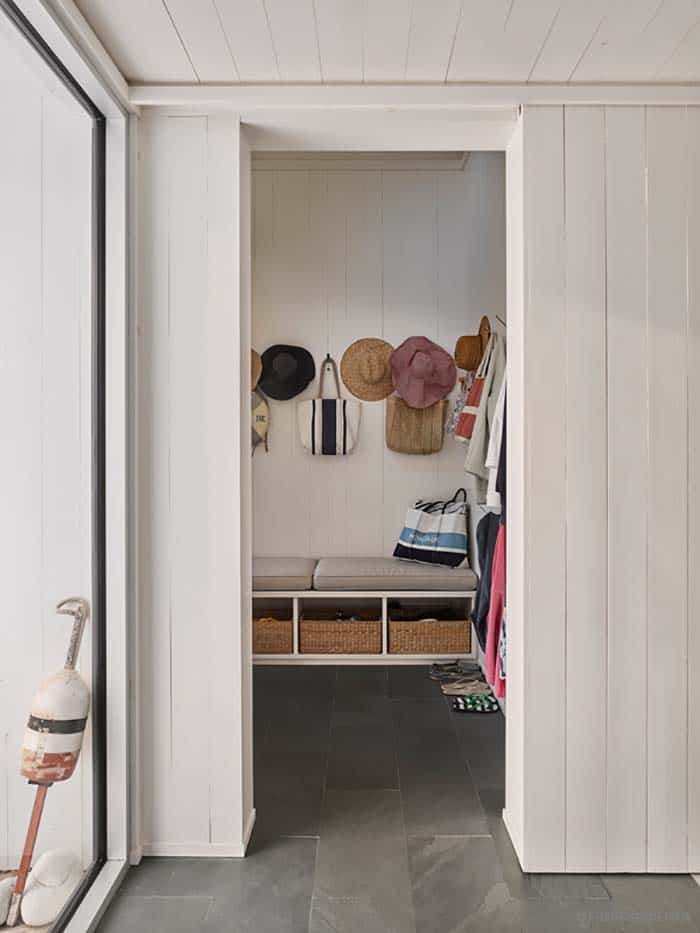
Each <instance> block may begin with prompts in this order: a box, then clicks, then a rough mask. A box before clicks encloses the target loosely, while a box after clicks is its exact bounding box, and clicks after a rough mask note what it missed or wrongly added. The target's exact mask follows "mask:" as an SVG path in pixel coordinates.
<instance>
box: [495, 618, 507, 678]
mask: <svg viewBox="0 0 700 933" xmlns="http://www.w3.org/2000/svg"><path fill="white" fill-rule="evenodd" d="M507 616H508V613H507V612H506V610H505V609H504V610H503V618H502V619H501V637H500V639H499V641H498V668H497V671H496V677H497V678H498V680H497V681H496V688H497V689H496V696H497V697H504V696H505V695H506V654H507V651H508V649H507V644H506V621H507ZM499 681H500V682H501V683H502V688H503V692H502V693H499V692H498V689H499V687H498V683H499Z"/></svg>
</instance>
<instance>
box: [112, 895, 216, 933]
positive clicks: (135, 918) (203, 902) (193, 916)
mask: <svg viewBox="0 0 700 933" xmlns="http://www.w3.org/2000/svg"><path fill="white" fill-rule="evenodd" d="M212 905H213V900H212V898H210V897H160V896H155V895H149V896H146V895H125V894H120V895H118V896H117V898H116V900H115V901H114V903H113V904H112V905H111V907H110V909H109V910H108V912H107V914H106V915H105V917H104V918H103V920H102V922H101V923H100V925H99V927H98V931H99V933H146V931H149V933H151V931H153V933H155V931H158V933H160V931H161V930H162V931H163V933H166V931H167V933H193V931H197V930H201V929H202V927H203V924H204V923H205V921H206V918H207V915H208V914H209V911H210V910H211V907H212Z"/></svg>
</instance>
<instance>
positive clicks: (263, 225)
mask: <svg viewBox="0 0 700 933" xmlns="http://www.w3.org/2000/svg"><path fill="white" fill-rule="evenodd" d="M319 164H321V163H316V162H315V161H314V160H312V159H309V160H306V161H305V162H304V163H300V162H299V160H296V161H294V160H291V161H289V162H287V161H286V160H279V161H278V162H276V163H275V165H274V168H273V167H271V164H270V163H269V162H266V161H261V162H259V163H257V167H256V170H255V171H254V175H253V177H254V205H253V212H254V234H253V236H254V242H253V252H254V280H255V285H254V303H255V311H254V319H253V333H254V346H255V347H256V349H258V350H259V351H263V350H264V349H265V348H266V347H267V346H269V345H270V344H272V343H277V342H292V343H298V344H301V345H303V346H306V347H308V348H309V350H310V351H311V352H312V353H313V355H314V357H315V359H316V363H317V365H320V364H321V362H322V360H323V357H324V354H325V353H326V351H327V350H330V352H331V353H332V354H333V355H334V357H335V358H336V360H337V361H338V363H339V362H340V359H341V357H342V354H343V352H344V350H345V349H346V347H347V346H349V344H351V343H352V342H353V341H354V340H356V339H358V338H360V337H369V336H379V337H381V336H384V337H385V338H386V339H387V340H389V342H391V343H392V344H393V345H394V346H396V345H398V343H400V342H401V341H402V340H404V339H405V338H406V337H408V336H410V335H411V334H426V336H429V337H431V338H432V339H435V340H437V341H438V342H439V343H440V344H441V345H443V346H445V347H446V348H447V349H448V350H450V351H451V350H452V349H453V347H454V344H455V341H456V339H457V337H458V336H459V335H460V334H462V333H465V332H467V331H470V330H471V331H473V332H475V331H476V329H477V327H478V322H479V318H480V316H481V314H483V313H484V312H485V311H486V312H489V313H498V314H501V315H502V314H503V313H504V305H505V242H504V239H505V205H504V199H505V195H504V165H503V158H502V157H501V156H500V155H498V154H495V153H488V154H487V153H482V154H474V155H472V156H471V158H470V159H469V160H468V162H467V164H466V168H465V170H464V171H462V170H461V169H457V170H455V169H454V168H450V169H440V167H439V166H438V167H436V168H435V169H432V168H427V169H426V168H424V169H423V170H420V171H417V170H415V169H410V168H409V167H408V166H406V167H404V168H401V167H399V165H397V163H396V162H392V163H391V167H387V168H383V169H380V168H378V167H376V165H374V164H370V165H365V164H364V162H363V161H358V162H356V163H355V164H354V165H353V164H352V162H350V163H347V162H346V163H344V167H343V168H342V169H332V168H328V167H327V161H326V163H325V165H324V167H323V168H322V169H320V168H318V169H317V168H315V167H314V166H316V165H319ZM305 165H306V166H308V168H305V167H304V166H305ZM407 169H409V170H407ZM313 391H315V388H314V387H311V388H310V389H309V390H307V392H306V393H305V395H306V396H308V395H311V394H312V392H313ZM343 391H344V392H345V391H346V390H343ZM270 404H271V424H272V427H271V433H270V452H269V453H268V454H265V453H264V452H263V451H262V450H259V451H258V452H257V453H256V454H255V457H254V458H253V464H252V466H253V480H254V548H255V553H256V554H260V555H265V554H267V555H270V556H274V555H275V554H277V555H279V554H284V553H306V554H309V555H310V556H318V555H319V554H338V555H345V554H350V555H368V554H369V555H373V554H376V555H377V556H382V555H386V554H390V553H391V551H392V550H393V547H394V544H395V539H396V536H397V534H398V530H399V528H400V526H401V522H402V521H403V518H404V515H405V510H406V507H407V505H408V504H409V503H410V502H412V501H413V500H415V499H416V498H418V497H419V496H424V495H426V494H428V493H431V494H432V493H450V492H452V491H454V489H456V488H458V487H459V486H460V485H464V484H465V482H466V483H467V485H469V484H470V480H469V478H468V477H466V476H465V474H464V470H463V463H464V450H463V448H462V446H461V445H458V444H456V443H455V442H453V441H451V440H447V441H446V443H445V446H444V448H443V450H442V451H441V452H440V453H439V454H438V455H436V456H433V457H426V458H418V457H406V456H401V455H399V454H395V453H392V452H391V451H387V450H386V446H385V442H384V404H383V403H365V404H363V406H362V423H361V428H360V436H359V443H358V445H357V448H356V449H355V450H354V451H353V453H352V455H351V456H349V457H347V458H345V459H344V460H343V461H342V463H341V462H340V461H333V462H331V459H330V458H312V457H310V456H309V455H308V454H307V453H305V452H304V451H303V450H302V449H301V446H300V444H299V442H298V431H297V426H296V419H295V404H296V403H295V402H294V401H292V402H275V401H271V402H270ZM290 489H294V490H296V491H297V492H299V491H301V492H300V494H298V495H290ZM302 549H303V550H302Z"/></svg>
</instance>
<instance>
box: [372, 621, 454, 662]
mask: <svg viewBox="0 0 700 933" xmlns="http://www.w3.org/2000/svg"><path fill="white" fill-rule="evenodd" d="M471 645H472V629H471V624H470V623H469V622H468V621H467V620H466V619H450V620H442V621H439V622H420V621H398V620H395V619H390V620H389V654H432V655H438V656H439V655H441V654H468V653H469V652H470V651H471Z"/></svg>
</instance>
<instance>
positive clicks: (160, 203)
mask: <svg viewBox="0 0 700 933" xmlns="http://www.w3.org/2000/svg"><path fill="white" fill-rule="evenodd" d="M243 152H244V147H243V146H242V145H241V139H240V132H239V123H238V119H237V117H235V116H233V115H230V114H220V115H213V116H208V117H207V116H185V117H178V116H161V115H152V114H148V115H146V116H144V117H142V118H141V120H140V122H139V179H138V182H139V205H140V215H139V221H140V225H139V283H140V292H139V312H138V314H139V326H138V333H139V338H138V384H139V399H138V432H139V436H138V446H139V477H138V482H139V497H140V501H141V502H142V503H143V506H142V507H141V508H140V510H139V532H138V533H139V561H140V563H139V579H140V592H139V607H140V609H139V611H140V618H141V620H142V621H141V627H142V641H141V645H140V648H141V659H140V670H141V675H142V676H141V684H140V687H141V702H140V708H141V710H142V721H141V725H142V749H141V768H142V789H141V790H142V796H141V801H140V804H141V812H142V839H141V840H140V842H141V844H142V846H143V851H144V853H145V854H150V855H221V856H234V855H241V854H243V851H244V847H245V845H244V843H245V838H246V833H247V830H248V829H249V828H250V825H251V822H250V821H251V819H252V753H251V752H252V749H251V748H250V742H251V741H252V739H251V735H252V701H251V676H252V675H251V664H250V646H249V644H248V639H249V637H250V636H249V626H248V625H246V624H245V623H247V622H248V620H249V619H250V618H251V607H250V595H249V594H250V586H251V562H250V554H249V548H247V546H246V543H245V540H242V539H244V538H245V532H244V530H243V529H245V528H246V527H247V526H248V525H249V522H250V519H249V503H247V492H246V495H244V496H242V495H241V487H242V486H243V487H245V488H246V490H247V489H248V488H249V469H250V452H249V447H248V436H247V434H246V435H245V437H243V438H241V434H240V432H241V430H242V428H241V426H242V425H243V424H245V423H246V418H247V417H248V411H249V398H250V394H249V391H248V389H247V383H246V380H248V379H249V372H250V363H249V355H248V350H247V335H248V332H249V331H248V329H249V326H250V324H249V319H250V303H249V287H250V283H249V282H248V280H247V278H246V277H245V276H243V277H241V276H240V275H239V270H240V264H239V245H240V244H241V243H245V242H246V241H247V240H248V239H249V236H248V233H247V230H248V226H249V221H248V220H247V218H248V217H249V206H248V205H249V191H248V190H247V188H246V183H245V180H246V179H247V178H248V173H247V169H246V167H245V165H243V164H242V158H243V155H242V154H243ZM241 177H242V178H243V184H242V185H241V184H239V179H240V178H241ZM239 208H240V209H239ZM239 308H240V309H241V310H240V313H239ZM242 344H243V346H244V347H245V349H244V350H243V351H241V345H242ZM240 352H244V353H245V355H246V363H245V366H244V367H243V370H242V374H241V367H240V358H239V356H240ZM241 398H242V399H243V402H241ZM239 404H241V406H242V412H241V411H239V409H238V406H239ZM242 624H243V629H241V625H242ZM246 741H247V742H248V743H249V744H248V746H245V747H244V743H245V742H246Z"/></svg>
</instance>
